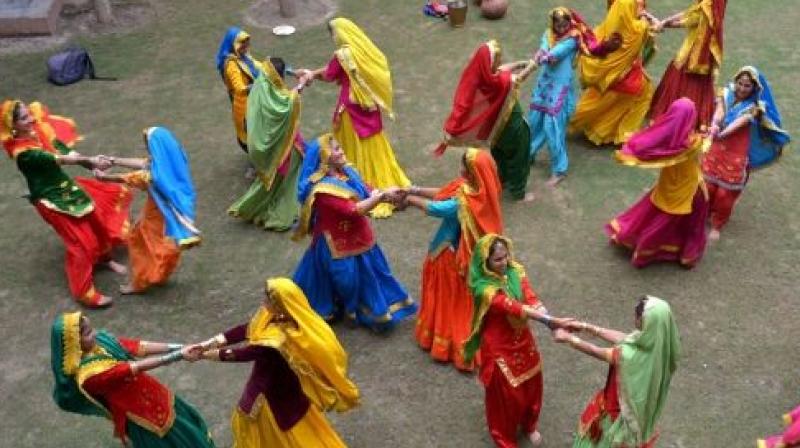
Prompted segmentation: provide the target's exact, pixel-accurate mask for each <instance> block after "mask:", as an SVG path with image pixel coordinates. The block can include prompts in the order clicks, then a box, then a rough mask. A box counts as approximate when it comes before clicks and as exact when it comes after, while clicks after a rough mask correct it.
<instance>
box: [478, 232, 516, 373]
mask: <svg viewBox="0 0 800 448" xmlns="http://www.w3.org/2000/svg"><path fill="white" fill-rule="evenodd" d="M497 240H501V241H504V242H505V243H506V247H508V258H509V264H508V269H507V270H506V274H505V275H503V276H500V275H498V274H496V273H494V272H492V271H491V270H489V267H488V266H487V265H486V261H487V259H488V258H489V250H490V249H491V247H492V244H494V242H495V241H497ZM523 278H525V269H524V268H523V267H522V265H521V264H519V263H517V262H515V261H514V256H513V251H512V245H511V240H509V239H508V238H506V237H504V236H500V235H497V234H494V233H487V234H486V235H484V236H483V237H482V238H481V239H480V240H478V242H477V243H476V244H475V250H473V252H472V261H471V262H470V264H469V289H470V292H471V293H472V300H473V304H474V306H473V309H474V311H473V314H472V329H471V330H470V335H469V338H468V339H467V342H466V344H465V345H464V359H465V360H466V361H467V362H469V361H471V360H472V359H473V358H474V357H475V353H476V352H477V351H478V349H479V348H480V347H481V330H482V329H483V318H484V317H486V312H487V311H489V305H491V303H492V297H494V295H495V294H497V292H498V291H503V292H504V293H505V294H506V295H507V296H508V297H509V298H511V299H513V300H516V301H519V302H521V301H523V299H524V295H523V293H522V279H523Z"/></svg>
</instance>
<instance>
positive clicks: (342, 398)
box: [247, 278, 360, 412]
mask: <svg viewBox="0 0 800 448" xmlns="http://www.w3.org/2000/svg"><path fill="white" fill-rule="evenodd" d="M266 289H267V292H268V294H270V296H271V297H272V299H273V300H274V301H275V302H276V303H277V304H278V306H280V307H282V308H283V309H284V310H285V311H286V313H287V314H288V315H289V316H291V318H292V319H293V320H294V323H295V324H296V325H291V324H281V323H275V322H272V317H273V316H272V314H271V313H270V311H269V310H268V309H267V308H265V307H261V308H259V310H258V311H257V312H256V314H255V315H254V316H253V318H252V320H251V321H250V323H249V324H248V326H247V340H248V343H249V344H253V345H262V346H266V347H272V348H276V349H278V350H279V351H280V352H281V354H282V355H283V356H284V358H285V359H286V361H287V362H288V363H289V366H290V367H291V369H292V371H294V373H295V374H296V375H297V377H298V378H299V380H300V384H301V386H302V388H303V393H304V394H305V395H306V396H307V397H308V399H309V400H311V402H312V403H314V405H315V406H317V407H318V408H319V409H321V410H323V411H327V410H330V409H335V410H336V411H338V412H343V411H347V410H349V409H352V408H353V407H355V406H357V405H358V403H359V396H360V393H359V391H358V387H356V385H355V384H354V383H353V382H352V381H350V379H349V378H348V377H347V353H346V352H345V351H344V348H342V346H341V344H339V340H338V339H337V338H336V334H335V333H334V332H333V330H331V328H330V327H329V326H328V324H327V323H325V321H324V320H322V318H321V317H319V315H318V314H317V313H316V312H315V311H314V310H313V309H311V306H310V305H309V304H308V299H306V296H305V294H303V291H302V290H300V288H299V287H298V286H297V285H296V284H295V283H294V282H293V281H291V280H289V279H287V278H272V279H269V280H267V282H266Z"/></svg>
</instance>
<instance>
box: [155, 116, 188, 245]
mask: <svg viewBox="0 0 800 448" xmlns="http://www.w3.org/2000/svg"><path fill="white" fill-rule="evenodd" d="M147 149H148V151H149V152H150V176H151V182H150V188H149V190H148V191H149V192H150V195H151V196H152V198H153V201H154V202H155V203H156V205H157V206H158V209H159V211H161V215H162V216H163V217H164V223H165V227H166V234H167V236H168V237H170V238H172V239H173V240H174V241H175V243H176V244H178V246H179V247H182V248H186V247H191V246H194V245H197V244H199V243H200V230H198V229H197V227H195V224H194V221H195V191H194V185H193V184H192V174H191V172H190V171H189V159H188V157H187V156H186V151H184V149H183V146H181V144H180V142H179V141H178V140H177V139H176V138H175V136H174V135H173V134H172V132H170V131H169V130H168V129H166V128H162V127H153V128H150V129H148V130H147Z"/></svg>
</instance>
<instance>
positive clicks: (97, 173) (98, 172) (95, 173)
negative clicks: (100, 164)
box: [92, 168, 106, 180]
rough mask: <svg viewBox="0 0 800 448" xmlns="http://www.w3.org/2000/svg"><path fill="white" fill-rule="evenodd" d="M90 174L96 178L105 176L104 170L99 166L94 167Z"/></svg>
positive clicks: (99, 178) (100, 178)
mask: <svg viewBox="0 0 800 448" xmlns="http://www.w3.org/2000/svg"><path fill="white" fill-rule="evenodd" d="M92 175H93V176H94V177H95V179H98V180H104V179H105V178H106V172H105V171H104V170H101V169H100V168H94V169H93V170H92Z"/></svg>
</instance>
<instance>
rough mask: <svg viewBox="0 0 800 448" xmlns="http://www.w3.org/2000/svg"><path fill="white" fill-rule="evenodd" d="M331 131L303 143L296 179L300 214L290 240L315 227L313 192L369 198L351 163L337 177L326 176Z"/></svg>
mask: <svg viewBox="0 0 800 448" xmlns="http://www.w3.org/2000/svg"><path fill="white" fill-rule="evenodd" d="M332 139H333V134H323V135H321V136H319V137H317V138H316V139H314V140H312V141H311V142H310V143H309V144H308V145H306V154H305V157H304V158H303V165H302V166H301V167H300V176H299V178H298V179H297V201H298V202H299V203H300V205H301V208H300V217H299V219H298V221H297V228H296V229H295V232H294V235H293V236H292V239H294V240H295V241H297V240H300V239H302V238H303V237H304V236H306V235H308V234H309V233H310V232H311V229H312V228H313V226H314V216H313V215H314V213H313V211H314V194H315V193H317V192H324V193H327V194H332V195H334V196H338V197H342V198H347V199H353V200H355V201H360V200H362V199H366V198H368V197H369V188H367V185H366V184H364V181H362V180H361V176H360V175H359V174H358V172H357V171H356V170H355V168H353V167H352V166H350V165H349V164H348V165H345V167H344V168H343V169H342V174H344V176H345V177H346V178H345V179H340V178H337V177H333V176H329V175H328V170H329V166H328V158H329V157H330V155H331V140H332Z"/></svg>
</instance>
